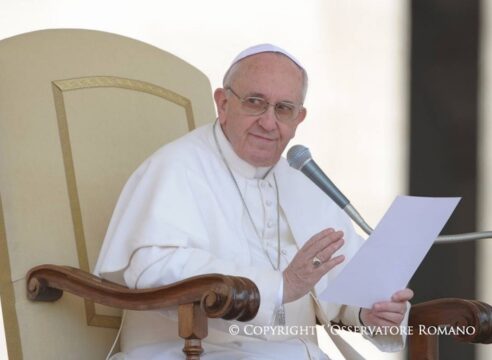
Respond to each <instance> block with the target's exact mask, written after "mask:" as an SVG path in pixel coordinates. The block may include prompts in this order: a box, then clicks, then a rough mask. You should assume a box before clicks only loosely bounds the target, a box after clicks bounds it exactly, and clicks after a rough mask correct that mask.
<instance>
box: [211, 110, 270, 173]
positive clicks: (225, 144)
mask: <svg viewBox="0 0 492 360" xmlns="http://www.w3.org/2000/svg"><path fill="white" fill-rule="evenodd" d="M213 131H215V134H216V135H217V141H218V142H219V146H220V148H221V150H222V153H223V154H224V158H225V159H226V161H227V163H228V164H229V166H230V167H231V170H233V171H234V172H235V173H238V174H239V175H241V176H243V177H245V178H248V179H265V178H266V177H267V176H268V175H270V174H272V173H273V171H270V170H272V169H273V167H274V166H273V167H270V166H268V167H265V166H260V167H256V166H253V165H251V164H250V163H248V162H247V161H244V160H243V159H241V158H240V157H239V156H238V155H237V154H236V152H235V151H234V149H233V148H232V145H231V143H230V142H229V140H227V138H226V136H225V134H224V131H223V130H222V126H220V123H219V121H218V120H216V122H215V124H214V126H213Z"/></svg>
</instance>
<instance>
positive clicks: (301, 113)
mask: <svg viewBox="0 0 492 360" xmlns="http://www.w3.org/2000/svg"><path fill="white" fill-rule="evenodd" d="M306 115H307V109H306V108H305V107H304V106H303V107H302V109H301V111H299V115H297V125H299V124H300V123H302V122H303V121H304V119H305V118H306Z"/></svg>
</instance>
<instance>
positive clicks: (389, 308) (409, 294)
mask: <svg viewBox="0 0 492 360" xmlns="http://www.w3.org/2000/svg"><path fill="white" fill-rule="evenodd" d="M411 298H413V291H412V290H410V289H404V290H400V291H397V292H396V293H394V294H393V296H391V301H382V302H378V303H375V304H374V305H373V306H372V308H371V309H362V311H361V313H360V318H361V320H362V322H363V323H364V325H366V326H399V325H400V324H401V322H402V321H403V318H404V317H405V313H406V311H407V301H409V300H410V299H411Z"/></svg>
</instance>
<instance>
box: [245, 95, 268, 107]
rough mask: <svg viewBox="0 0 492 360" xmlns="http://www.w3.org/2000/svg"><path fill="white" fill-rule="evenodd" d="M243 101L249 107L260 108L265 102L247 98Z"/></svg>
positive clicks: (255, 98) (259, 99) (260, 99)
mask: <svg viewBox="0 0 492 360" xmlns="http://www.w3.org/2000/svg"><path fill="white" fill-rule="evenodd" d="M245 100H246V103H247V104H248V105H251V106H258V107H261V106H263V105H265V100H263V99H262V98H257V97H249V98H246V99H245Z"/></svg>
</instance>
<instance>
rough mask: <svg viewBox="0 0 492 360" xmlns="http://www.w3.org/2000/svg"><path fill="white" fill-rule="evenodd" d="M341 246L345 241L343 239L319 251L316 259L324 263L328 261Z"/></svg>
mask: <svg viewBox="0 0 492 360" xmlns="http://www.w3.org/2000/svg"><path fill="white" fill-rule="evenodd" d="M343 244H345V240H344V239H343V238H341V239H339V240H337V241H335V242H333V243H331V244H330V245H329V246H327V247H326V248H324V249H323V250H321V251H320V252H318V253H317V254H316V257H317V258H318V259H320V260H321V261H322V262H326V261H328V260H330V258H331V257H332V256H333V254H334V253H336V252H337V251H338V249H340V248H341V247H342V246H343Z"/></svg>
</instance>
